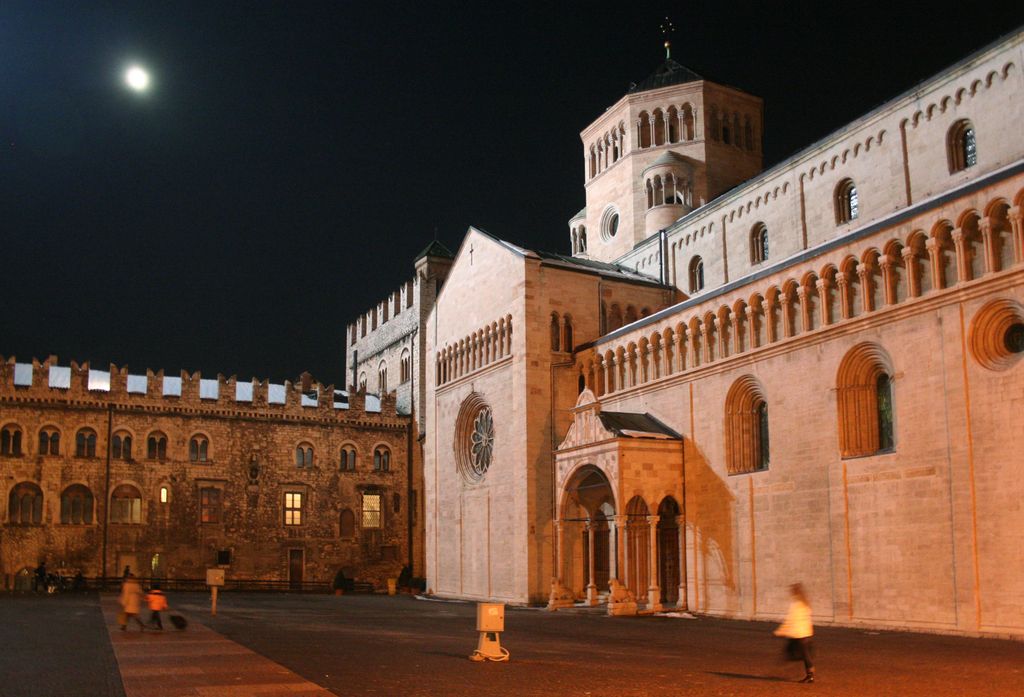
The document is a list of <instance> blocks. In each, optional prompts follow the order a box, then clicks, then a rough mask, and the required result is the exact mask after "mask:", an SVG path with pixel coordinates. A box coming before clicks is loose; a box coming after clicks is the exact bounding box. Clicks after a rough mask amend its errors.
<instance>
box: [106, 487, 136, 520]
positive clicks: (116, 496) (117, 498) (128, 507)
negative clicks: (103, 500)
mask: <svg viewBox="0 0 1024 697" xmlns="http://www.w3.org/2000/svg"><path fill="white" fill-rule="evenodd" d="M110 522H111V523H125V524H133V525H134V524H138V523H141V522H142V494H140V493H139V490H138V489H136V488H135V487H134V486H132V485H131V484H122V485H120V486H118V487H117V488H116V489H114V492H113V493H112V494H111V495H110Z"/></svg>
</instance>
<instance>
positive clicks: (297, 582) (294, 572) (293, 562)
mask: <svg viewBox="0 0 1024 697" xmlns="http://www.w3.org/2000/svg"><path fill="white" fill-rule="evenodd" d="M288 586H289V587H290V588H292V589H294V590H300V589H301V588H302V550H301V549H289V550H288Z"/></svg>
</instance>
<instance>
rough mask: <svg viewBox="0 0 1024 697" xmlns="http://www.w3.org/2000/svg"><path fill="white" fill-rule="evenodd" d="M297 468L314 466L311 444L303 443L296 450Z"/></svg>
mask: <svg viewBox="0 0 1024 697" xmlns="http://www.w3.org/2000/svg"><path fill="white" fill-rule="evenodd" d="M295 466H296V467H300V468H303V467H312V466H313V446H312V445H310V444H309V443H301V444H299V446H298V447H296V448H295Z"/></svg>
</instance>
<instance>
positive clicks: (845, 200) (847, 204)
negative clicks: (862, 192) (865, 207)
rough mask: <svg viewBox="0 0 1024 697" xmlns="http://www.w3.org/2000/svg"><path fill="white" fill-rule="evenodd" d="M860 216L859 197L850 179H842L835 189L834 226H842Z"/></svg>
mask: <svg viewBox="0 0 1024 697" xmlns="http://www.w3.org/2000/svg"><path fill="white" fill-rule="evenodd" d="M859 215H860V196H859V195H858V194H857V187H856V186H855V185H854V183H853V180H852V179H844V180H843V181H841V182H839V186H837V187H836V224H838V225H842V224H843V223H849V222H852V221H854V220H856V219H857V216H859Z"/></svg>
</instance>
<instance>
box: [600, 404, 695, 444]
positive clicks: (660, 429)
mask: <svg viewBox="0 0 1024 697" xmlns="http://www.w3.org/2000/svg"><path fill="white" fill-rule="evenodd" d="M597 416H598V418H600V419H601V425H602V426H604V427H605V428H606V429H608V430H609V431H611V432H612V433H614V434H615V436H616V437H617V438H654V439H658V440H682V436H681V435H679V434H678V433H676V432H675V431H673V430H672V429H671V428H669V427H668V426H666V425H665V424H663V423H662V422H660V421H658V420H657V419H656V418H654V417H653V416H651V415H650V414H637V413H633V412H628V411H600V412H598V414H597Z"/></svg>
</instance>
